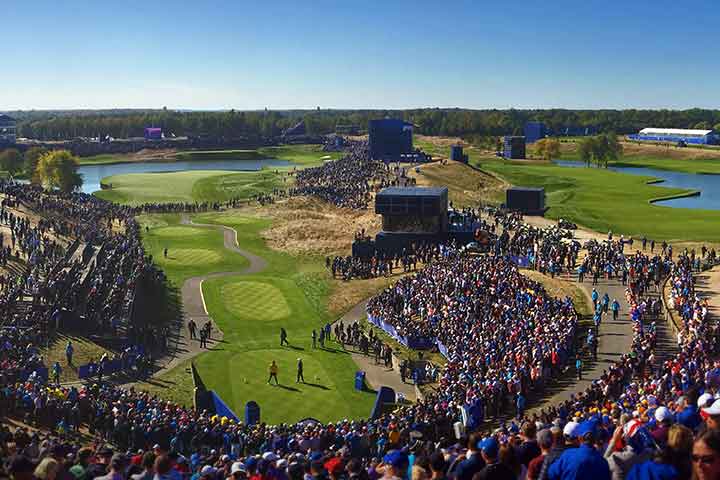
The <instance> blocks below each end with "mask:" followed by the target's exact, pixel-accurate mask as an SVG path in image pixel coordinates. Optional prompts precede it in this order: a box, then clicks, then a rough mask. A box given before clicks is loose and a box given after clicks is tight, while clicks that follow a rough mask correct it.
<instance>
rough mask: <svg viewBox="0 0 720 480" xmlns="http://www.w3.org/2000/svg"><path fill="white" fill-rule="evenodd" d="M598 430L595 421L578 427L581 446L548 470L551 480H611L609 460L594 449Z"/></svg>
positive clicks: (562, 456) (588, 421)
mask: <svg viewBox="0 0 720 480" xmlns="http://www.w3.org/2000/svg"><path fill="white" fill-rule="evenodd" d="M596 430H597V422H596V421H593V420H586V421H584V422H582V423H581V424H580V425H579V426H578V427H577V430H576V435H577V437H578V438H579V439H581V444H580V446H579V447H578V448H571V449H568V450H566V451H565V452H563V454H562V455H560V458H558V459H557V461H555V462H554V463H553V464H552V465H551V466H550V468H549V469H548V479H549V480H588V479H593V480H610V467H609V466H608V462H607V460H605V458H603V456H602V455H601V454H600V452H598V451H597V450H595V448H594V447H593V443H594V441H595V435H596Z"/></svg>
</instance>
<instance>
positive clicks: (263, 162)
mask: <svg viewBox="0 0 720 480" xmlns="http://www.w3.org/2000/svg"><path fill="white" fill-rule="evenodd" d="M288 165H291V163H290V162H288V161H286V160H278V159H275V158H265V159H258V160H238V159H226V160H223V159H218V160H182V161H177V162H134V163H111V164H105V165H81V166H80V168H78V172H79V173H80V174H81V175H82V176H83V186H82V191H83V192H85V193H93V192H96V191H98V190H100V180H102V179H103V178H105V177H109V176H110V175H123V174H126V173H156V172H182V171H185V170H232V171H238V172H257V171H259V170H262V169H263V167H286V166H288Z"/></svg>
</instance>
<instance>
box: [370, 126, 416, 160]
mask: <svg viewBox="0 0 720 480" xmlns="http://www.w3.org/2000/svg"><path fill="white" fill-rule="evenodd" d="M368 134H369V135H368V136H369V144H370V158H372V159H373V160H382V161H384V162H386V163H388V162H398V161H400V160H401V158H402V156H404V155H408V154H411V153H413V140H412V135H413V125H412V123H408V122H406V121H404V120H402V119H393V118H385V119H382V120H370V123H369V125H368Z"/></svg>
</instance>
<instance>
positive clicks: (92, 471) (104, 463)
mask: <svg viewBox="0 0 720 480" xmlns="http://www.w3.org/2000/svg"><path fill="white" fill-rule="evenodd" d="M112 456H113V451H112V449H110V448H108V447H102V448H101V449H100V450H99V451H98V452H97V455H96V457H95V462H93V463H91V464H90V465H88V467H87V469H86V470H85V478H86V479H87V480H92V479H93V478H96V477H101V476H103V475H105V474H106V473H108V468H109V467H110V460H111V459H112Z"/></svg>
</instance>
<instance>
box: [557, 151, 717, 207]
mask: <svg viewBox="0 0 720 480" xmlns="http://www.w3.org/2000/svg"><path fill="white" fill-rule="evenodd" d="M555 163H556V164H557V165H560V166H563V167H573V168H576V167H582V168H586V167H585V165H584V164H583V163H580V162H573V161H569V160H556V161H555ZM591 168H595V167H591ZM608 170H613V171H615V172H622V173H628V174H631V175H642V176H645V177H655V178H658V179H661V180H663V182H662V183H658V184H657V185H658V186H661V187H676V188H685V189H688V190H697V191H699V192H700V195H696V196H694V197H684V198H673V199H671V200H662V201H660V202H654V203H655V205H664V206H666V207H675V208H695V209H702V210H720V175H700V174H697V173H685V172H673V171H669V170H658V169H655V168H645V167H609V168H608Z"/></svg>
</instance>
